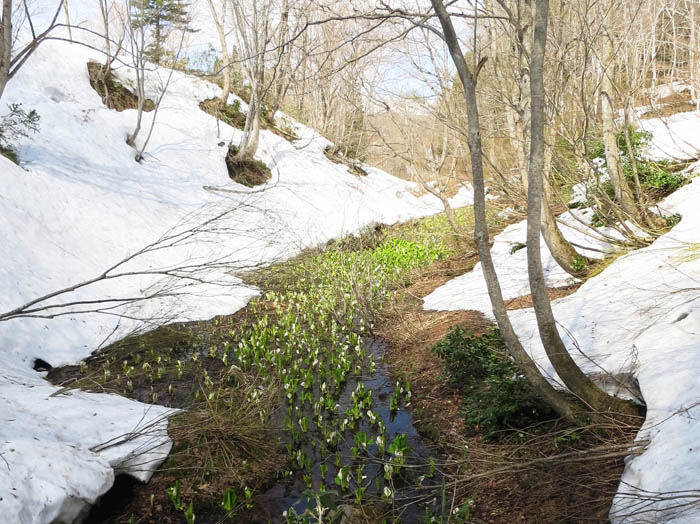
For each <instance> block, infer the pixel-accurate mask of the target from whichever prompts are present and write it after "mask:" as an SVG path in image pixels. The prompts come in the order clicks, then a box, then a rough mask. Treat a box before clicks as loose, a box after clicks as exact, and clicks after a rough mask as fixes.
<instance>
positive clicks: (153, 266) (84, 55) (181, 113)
mask: <svg viewBox="0 0 700 524" xmlns="http://www.w3.org/2000/svg"><path fill="white" fill-rule="evenodd" d="M81 2H82V3H81ZM88 8H89V9H93V10H94V9H95V3H94V2H87V0H84V1H83V0H81V1H79V2H78V3H76V4H71V10H72V15H73V16H74V17H76V18H79V17H80V13H79V12H80V10H81V9H85V10H87V9H88ZM76 12H78V14H76ZM76 33H77V31H76ZM90 59H94V60H102V57H101V56H100V55H99V54H97V53H93V52H92V51H90V50H88V49H86V48H84V47H79V46H77V45H70V44H68V43H65V42H46V43H44V44H42V46H41V47H40V48H39V50H38V51H37V52H36V54H35V55H34V56H32V58H31V59H30V61H29V62H28V63H27V64H26V65H25V67H24V68H23V69H22V70H21V71H20V72H19V74H18V75H17V76H16V78H14V79H13V80H12V81H11V82H10V83H9V85H8V86H7V90H6V92H5V95H4V96H3V99H2V102H3V106H4V104H9V103H15V102H17V103H20V102H21V103H22V104H24V107H25V108H27V109H30V108H31V109H36V110H37V112H38V113H39V115H40V116H41V122H40V126H41V128H40V131H39V133H37V134H36V135H32V136H30V137H28V138H23V139H19V141H18V146H19V155H20V158H21V160H22V168H20V167H18V166H15V165H14V164H12V163H11V162H9V161H8V160H6V159H5V158H3V157H0V230H1V231H2V232H3V238H2V242H0V255H1V256H2V265H1V267H0V311H9V310H12V309H14V308H16V307H18V306H20V305H22V304H25V303H27V302H29V301H31V300H34V299H36V298H38V297H42V296H44V295H46V294H48V293H52V292H54V291H56V290H60V289H63V288H67V287H71V286H74V285H76V284H78V283H81V282H85V281H88V280H89V279H93V278H95V277H98V276H99V275H101V274H102V273H103V272H104V271H106V270H107V269H108V268H110V267H112V266H114V265H115V264H117V263H118V262H119V261H123V263H122V264H120V265H118V267H116V268H114V269H113V270H112V271H111V272H110V273H109V274H108V275H107V276H108V278H103V279H100V280H99V281H98V282H96V283H94V284H91V285H86V286H82V287H79V288H78V289H76V290H75V291H71V292H70V293H66V294H64V295H60V296H57V297H55V298H53V299H51V300H49V301H48V302H44V303H43V305H47V304H51V305H53V306H58V305H59V304H65V303H66V302H71V303H74V302H82V303H87V302H89V301H93V300H97V299H101V300H102V299H109V300H112V302H109V303H108V304H107V306H108V307H106V308H105V309H104V311H102V313H99V314H98V313H83V314H78V313H79V312H80V311H81V310H83V309H85V306H82V305H80V304H74V305H73V306H71V307H54V308H52V309H50V310H48V311H46V310H45V311H39V312H36V313H35V314H36V315H39V317H38V318H37V317H34V318H29V317H24V318H17V319H13V320H10V321H5V322H0V347H1V348H2V352H0V399H1V403H0V406H1V407H0V513H2V515H3V521H4V522H21V523H43V522H46V523H49V522H71V521H72V520H74V519H76V518H78V517H79V516H80V515H81V514H83V513H84V511H85V510H86V507H87V505H89V504H91V503H93V502H94V501H95V500H96V499H97V498H98V497H99V496H100V495H102V494H103V493H104V492H105V491H106V490H107V489H109V487H110V486H111V485H112V482H113V479H114V475H115V472H116V473H118V472H128V473H130V474H132V475H135V476H137V477H138V478H141V479H142V480H146V479H147V478H149V476H150V474H151V472H152V470H153V469H154V468H155V467H156V466H157V464H158V463H159V462H160V461H162V459H163V458H164V456H165V455H166V454H167V452H168V450H169V448H170V441H169V439H168V437H167V433H166V426H167V421H166V419H165V416H166V415H167V413H168V411H167V410H166V409H165V408H162V407H158V406H147V405H143V404H139V403H136V402H132V401H129V400H127V399H124V398H121V397H118V396H114V395H106V394H104V395H101V394H88V393H82V392H76V391H71V392H59V389H58V388H56V387H53V386H50V385H48V384H47V383H46V381H45V380H44V379H43V374H42V373H38V372H35V371H34V370H33V369H32V365H33V362H34V359H36V358H41V359H43V360H45V361H47V362H49V363H50V364H52V365H54V366H56V365H61V364H67V363H76V362H78V361H80V360H81V359H83V358H85V357H87V356H88V355H90V353H91V352H93V351H94V350H95V349H96V348H98V347H102V346H104V345H105V344H106V343H108V342H111V341H114V340H116V339H117V338H119V337H121V336H124V335H125V334H128V333H130V332H131V331H133V330H135V329H138V328H142V327H143V321H144V320H145V319H147V320H155V321H156V322H165V321H175V320H194V319H202V318H210V317H212V316H214V315H215V314H223V313H232V312H234V311H236V310H237V309H239V308H241V307H243V306H244V305H245V304H246V303H247V301H248V300H249V299H250V298H251V297H252V296H254V295H255V294H256V293H257V291H256V290H255V289H250V288H247V287H245V286H242V285H241V283H240V281H239V280H238V279H237V278H235V277H234V276H232V275H231V271H232V270H236V269H241V268H249V267H253V266H257V265H260V264H266V263H270V262H271V261H274V260H277V259H280V258H283V257H288V256H291V255H293V254H295V253H297V252H299V250H300V249H302V248H304V247H306V246H309V245H314V244H317V243H319V242H324V241H326V240H328V239H330V238H332V237H337V236H340V235H343V234H347V233H349V232H352V231H355V230H357V229H358V228H360V227H362V226H364V225H366V224H368V223H370V222H385V223H393V222H396V221H399V220H406V219H410V218H414V217H417V216H421V215H426V214H431V213H435V212H438V211H440V210H441V206H440V202H439V201H438V200H437V199H436V198H434V197H429V196H426V197H421V198H419V197H416V196H414V193H415V190H416V186H415V185H414V184H411V183H409V182H405V181H402V180H399V179H397V178H394V177H392V176H390V175H388V174H387V173H385V172H383V171H380V170H378V169H374V168H372V169H369V170H368V171H369V174H368V176H366V177H361V178H358V177H356V176H354V175H352V174H350V173H349V172H348V170H347V168H346V167H344V166H341V165H336V164H333V163H332V162H330V161H329V160H327V159H326V158H325V157H324V155H323V153H322V149H323V148H322V147H321V146H322V145H323V144H324V141H325V139H323V138H322V137H319V136H318V135H317V134H316V133H314V132H313V131H312V130H310V129H308V128H304V127H303V126H301V125H300V124H299V125H296V124H295V127H296V129H297V132H298V133H299V136H300V137H301V138H300V140H299V141H297V143H295V144H291V143H289V142H287V141H285V140H283V139H282V138H280V137H278V136H276V135H274V134H272V133H269V132H267V131H263V132H262V135H261V140H260V148H259V155H258V156H259V158H260V159H261V160H263V161H264V162H265V163H266V164H267V165H268V166H269V167H270V168H271V170H272V172H273V178H272V180H271V181H270V182H269V183H268V184H267V185H266V186H265V187H264V188H262V190H261V189H260V188H257V189H253V190H251V189H248V188H246V187H243V186H240V185H238V184H236V183H234V182H232V181H231V180H230V179H229V178H228V176H227V172H226V167H225V163H224V158H225V154H226V147H222V146H220V145H219V144H220V143H222V142H223V143H228V141H229V140H230V139H233V141H234V143H235V142H236V141H238V140H239V139H240V131H238V130H235V129H232V128H230V127H228V126H226V125H225V124H221V126H220V131H221V133H220V136H217V125H216V122H215V120H214V118H212V117H210V116H209V115H207V114H206V113H204V112H202V111H201V110H200V109H199V107H198V104H199V102H200V101H202V100H204V99H207V98H211V97H213V96H217V95H218V93H219V91H218V88H216V87H215V86H213V85H212V84H209V83H206V82H203V81H200V80H197V79H194V78H191V77H188V76H186V75H184V74H181V73H175V75H174V76H173V79H172V82H171V85H170V89H169V91H168V92H167V94H166V96H165V98H164V100H163V103H162V106H161V108H160V110H159V112H158V118H157V122H156V125H155V128H154V132H153V138H152V140H151V142H150V144H149V145H148V148H147V149H146V155H145V160H144V162H142V163H140V164H137V163H136V162H135V161H134V160H133V158H134V150H133V149H131V148H130V147H129V146H127V145H126V144H125V138H126V136H127V133H128V132H130V131H131V130H132V126H133V125H134V124H135V119H136V113H135V111H133V110H127V111H124V112H121V113H118V112H116V111H111V110H109V109H107V108H105V107H104V105H103V104H102V102H101V100H100V98H99V96H98V95H97V94H96V93H95V92H94V91H93V90H92V88H91V87H90V85H89V82H88V75H87V68H86V64H87V62H88V60H90ZM116 74H117V76H118V77H119V78H121V79H122V80H123V81H124V82H125V83H128V82H129V78H130V74H129V71H128V70H126V69H124V68H121V67H117V69H116ZM165 76H166V72H164V71H155V72H153V73H151V74H150V75H149V82H148V91H149V92H150V96H155V94H156V92H157V89H158V85H159V84H160V83H161V82H162V80H163V79H164V78H165ZM152 118H153V113H147V114H146V115H145V122H144V126H145V131H144V132H142V134H141V136H140V137H139V139H138V140H137V142H139V143H140V140H143V139H144V137H145V135H146V132H147V130H148V126H149V125H150V122H151V119H152ZM326 142H327V141H326ZM462 197H464V195H462ZM135 253H138V255H137V256H135V257H133V258H129V257H132V256H133V255H134V254H135ZM192 271H194V273H192ZM118 273H122V274H125V275H123V276H121V277H119V278H116V277H115V275H116V274H118ZM183 276H184V277H186V278H182V277H183ZM113 277H114V278H113ZM144 296H153V297H154V299H152V300H148V301H140V300H138V299H139V298H140V297H144ZM133 298H135V299H137V300H136V301H133V300H129V299H133ZM125 300H126V302H129V303H128V304H127V305H121V304H122V302H124V301H125ZM93 308H94V306H87V309H93ZM47 313H48V314H50V315H53V314H56V313H61V315H60V316H57V317H56V318H52V319H48V318H41V316H42V315H46V314H47Z"/></svg>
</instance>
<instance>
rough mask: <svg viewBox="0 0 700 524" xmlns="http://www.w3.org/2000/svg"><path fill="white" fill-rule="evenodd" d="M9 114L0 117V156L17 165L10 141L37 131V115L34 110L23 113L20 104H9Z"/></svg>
mask: <svg viewBox="0 0 700 524" xmlns="http://www.w3.org/2000/svg"><path fill="white" fill-rule="evenodd" d="M7 107H8V109H9V112H8V113H7V114H5V115H3V116H2V117H0V155H2V156H4V157H6V158H9V159H10V160H11V161H12V162H14V163H15V164H18V165H19V158H18V157H17V151H15V148H14V147H12V145H11V143H10V140H11V139H12V138H13V137H17V136H28V134H29V133H30V132H32V133H36V132H37V131H39V114H38V113H37V112H36V110H35V109H30V110H29V111H25V109H24V108H23V107H22V104H9V105H8V106H7Z"/></svg>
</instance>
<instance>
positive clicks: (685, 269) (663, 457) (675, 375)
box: [424, 113, 700, 524]
mask: <svg viewBox="0 0 700 524" xmlns="http://www.w3.org/2000/svg"><path fill="white" fill-rule="evenodd" d="M690 115H691V114H689V113H684V114H683V115H682V118H680V116H681V115H678V116H679V118H671V119H670V121H668V122H666V123H662V122H656V121H652V120H649V121H646V122H648V124H649V126H650V127H653V128H654V129H667V130H668V133H667V134H661V133H660V139H661V140H662V141H663V140H666V139H667V138H668V136H669V135H675V136H686V137H692V136H700V114H698V113H693V114H692V118H691V116H690ZM676 125H679V126H680V127H681V129H675V126H676ZM667 126H668V127H667ZM665 144H666V143H665V142H662V143H661V144H660V145H655V146H653V147H654V149H653V150H654V151H657V152H658V151H661V150H662V149H664V147H665ZM677 153H678V151H676V154H677ZM697 171H700V166H696V172H697ZM699 201H700V179H699V178H695V179H693V180H692V183H690V184H689V185H687V186H685V187H683V188H681V189H679V190H678V191H677V192H675V193H674V194H673V195H671V196H670V197H669V198H668V199H666V201H665V202H663V203H662V204H661V207H662V208H663V209H664V210H665V211H666V212H668V213H679V214H680V215H681V216H682V220H681V222H680V223H679V224H678V225H677V226H675V227H674V228H673V229H672V230H671V231H670V232H669V233H667V234H665V235H663V236H662V237H660V238H658V239H657V240H656V241H655V242H654V243H653V244H652V245H650V246H649V247H647V248H644V249H640V250H638V251H634V252H631V253H629V254H627V255H625V256H622V257H620V258H618V259H617V260H616V261H615V262H614V263H612V264H611V265H610V266H609V267H608V268H607V269H606V270H605V271H603V272H602V273H601V274H600V275H598V276H596V277H594V278H592V279H590V280H588V281H587V282H585V283H584V284H583V285H582V286H581V288H580V289H578V290H577V291H576V293H574V294H572V295H570V296H568V297H565V298H562V299H559V300H555V301H554V302H553V303H552V308H553V311H554V317H555V318H556V319H557V322H558V323H559V326H560V328H559V331H560V333H561V335H562V338H563V340H564V342H565V343H566V344H567V346H568V347H569V350H570V351H571V353H572V355H573V356H574V358H575V359H576V361H577V362H578V364H579V365H580V366H581V367H582V368H583V369H584V370H585V371H586V372H587V373H590V374H600V372H601V371H602V370H606V371H608V372H611V373H633V374H634V376H635V377H636V378H637V380H638V381H639V387H640V390H641V393H642V395H643V398H644V401H645V402H646V405H647V416H646V420H645V422H644V425H643V427H642V428H641V430H640V432H639V434H638V437H637V439H638V440H640V441H644V440H649V441H650V443H649V444H648V446H647V447H646V449H645V451H644V452H643V453H642V454H641V455H639V456H636V457H634V458H628V460H627V462H626V467H625V470H624V473H623V476H622V479H621V483H620V486H619V488H618V492H617V496H616V498H615V500H614V503H613V506H612V508H611V511H610V517H611V520H612V521H613V522H614V523H617V524H620V523H626V524H627V523H642V522H643V523H647V522H648V523H662V522H663V523H676V524H681V523H683V524H690V523H700V475H698V472H700V444H699V442H700V387H699V386H700V293H699V291H700V235H699V233H698V232H699V231H700V206H698V202H699ZM563 231H564V233H565V236H567V237H569V238H572V237H578V234H577V233H574V232H572V231H571V230H570V229H568V228H564V229H563ZM524 238H525V229H524V223H521V224H515V225H513V226H510V227H509V228H507V229H506V230H505V231H504V232H503V233H501V234H500V235H498V236H497V237H496V239H495V243H494V246H493V248H492V253H493V256H494V258H495V263H496V267H497V270H498V272H499V277H500V280H501V286H502V287H503V289H504V295H505V296H506V298H512V297H515V296H518V295H523V294H528V293H529V286H528V284H527V266H526V260H525V254H524V251H525V250H524V249H522V250H520V251H516V252H515V253H514V254H510V246H512V245H513V242H524ZM575 241H576V242H577V243H579V244H584V245H591V242H590V241H586V240H583V239H581V238H576V240H575ZM598 247H600V246H598ZM543 255H545V256H544V257H543V261H544V267H545V272H546V276H547V283H548V285H549V286H557V285H562V284H564V283H566V281H567V276H566V273H564V271H563V270H562V269H561V268H559V267H558V266H557V264H556V263H555V262H554V260H553V259H552V257H551V255H550V254H549V251H548V250H547V248H546V247H543ZM424 307H425V308H426V309H478V310H480V311H482V312H483V313H484V314H486V315H487V316H489V317H491V318H493V314H492V312H491V305H490V302H489V300H488V296H487V295H486V287H485V285H484V284H483V276H482V274H481V270H480V267H478V266H477V267H476V268H475V269H474V271H473V272H471V273H469V274H466V275H463V276H461V277H458V278H456V279H454V280H452V281H450V282H448V283H446V284H445V285H444V286H442V287H441V288H438V289H437V290H435V292H434V293H432V294H431V295H428V296H427V297H426V298H425V301H424ZM509 316H510V318H511V321H512V322H513V325H514V327H515V331H516V332H517V333H518V336H519V337H520V340H521V341H522V343H523V346H524V347H525V348H526V349H527V350H528V351H529V352H530V354H531V355H532V356H533V358H534V359H535V360H536V362H537V363H538V364H539V365H540V367H541V369H542V371H543V373H544V374H545V375H546V376H548V377H550V379H551V380H552V381H553V382H555V383H557V382H558V380H557V377H556V374H555V373H554V370H553V368H552V366H551V365H550V363H549V361H548V360H547V357H546V355H545V353H544V349H543V347H542V344H541V341H540V338H539V334H538V332H537V325H536V321H535V318H534V312H533V310H532V309H524V310H518V311H511V312H510V313H509Z"/></svg>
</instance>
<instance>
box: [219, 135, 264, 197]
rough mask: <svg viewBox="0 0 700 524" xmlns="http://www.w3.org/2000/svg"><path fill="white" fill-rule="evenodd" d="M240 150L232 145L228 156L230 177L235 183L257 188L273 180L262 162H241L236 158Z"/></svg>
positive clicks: (252, 160)
mask: <svg viewBox="0 0 700 524" xmlns="http://www.w3.org/2000/svg"><path fill="white" fill-rule="evenodd" d="M237 153H238V148H237V147H236V146H234V145H233V144H231V145H230V146H229V149H228V153H227V154H226V168H227V169H228V176H229V178H231V180H233V181H234V182H238V183H239V184H242V185H244V186H246V187H255V186H259V185H262V184H265V183H266V182H267V181H268V180H270V178H272V172H271V171H270V169H269V168H268V167H267V166H266V165H265V163H264V162H261V161H260V160H255V159H251V160H240V159H238V158H236V154H237Z"/></svg>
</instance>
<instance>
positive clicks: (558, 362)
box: [527, 0, 636, 415]
mask: <svg viewBox="0 0 700 524" xmlns="http://www.w3.org/2000/svg"><path fill="white" fill-rule="evenodd" d="M536 6H537V10H536V14H535V31H534V37H533V45H532V58H531V65H530V98H531V104H530V108H531V109H530V110H531V120H530V122H531V124H530V125H531V132H530V163H529V169H528V178H529V191H528V216H527V269H528V276H529V280H530V291H531V293H532V303H533V306H534V309H535V315H536V317H537V327H538V329H539V333H540V339H541V340H542V345H543V346H544V349H545V351H546V353H547V356H548V357H549V360H550V362H551V363H552V365H553V366H554V369H555V370H556V372H557V374H558V375H559V377H560V378H561V379H562V381H563V382H564V384H565V385H566V387H567V388H569V390H571V392H572V393H574V395H576V396H577V397H578V398H579V399H580V400H581V401H583V402H584V403H585V404H587V405H588V406H590V407H591V408H592V409H593V410H594V411H596V412H616V413H624V414H630V415H631V414H636V410H635V408H634V407H633V406H632V405H631V404H630V403H628V402H625V401H623V400H620V399H618V398H616V397H612V396H610V395H608V394H607V393H605V392H604V391H602V390H601V389H600V388H598V386H596V385H595V384H594V383H593V382H592V381H591V380H590V379H589V378H588V377H587V376H586V375H585V373H583V371H582V370H581V368H579V367H578V365H577V364H576V362H574V359H573V358H572V357H571V355H570V354H569V352H568V351H567V349H566V346H564V343H563V342H562V340H561V337H560V336H559V332H558V331H557V327H556V323H555V321H554V315H553V313H552V307H551V304H550V302H549V297H548V295H547V286H546V285H545V281H544V273H543V271H542V260H541V256H540V228H541V224H540V221H541V216H542V213H541V209H542V193H543V180H542V171H543V169H544V146H545V144H544V124H545V111H544V108H545V92H544V52H545V44H546V41H547V16H548V10H549V0H536Z"/></svg>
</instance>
